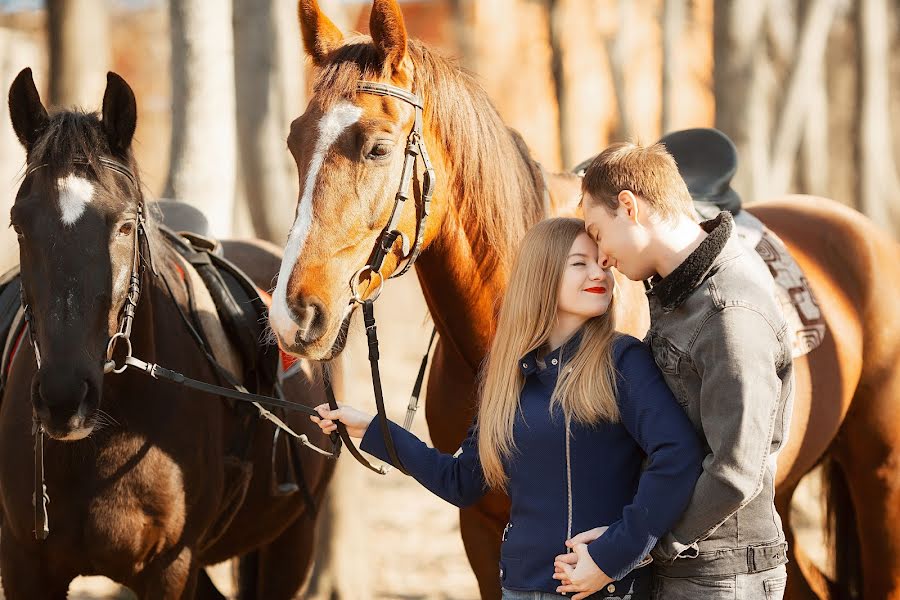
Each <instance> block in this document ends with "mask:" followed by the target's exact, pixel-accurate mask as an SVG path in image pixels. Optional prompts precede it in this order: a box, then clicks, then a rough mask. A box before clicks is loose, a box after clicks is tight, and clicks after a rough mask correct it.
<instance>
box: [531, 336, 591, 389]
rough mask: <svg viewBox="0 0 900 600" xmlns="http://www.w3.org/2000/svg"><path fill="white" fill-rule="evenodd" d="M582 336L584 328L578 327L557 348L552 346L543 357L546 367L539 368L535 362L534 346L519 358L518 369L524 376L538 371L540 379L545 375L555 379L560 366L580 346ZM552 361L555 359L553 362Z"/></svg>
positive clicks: (536, 352) (536, 351)
mask: <svg viewBox="0 0 900 600" xmlns="http://www.w3.org/2000/svg"><path fill="white" fill-rule="evenodd" d="M583 336H584V328H581V329H579V330H578V331H576V332H575V333H574V334H572V337H570V338H569V339H567V340H566V341H565V342H563V344H562V346H559V347H558V348H554V349H553V350H551V351H550V352H548V353H547V355H546V356H545V357H544V360H545V361H546V365H547V368H545V369H543V370H541V369H540V367H538V363H537V355H538V350H539V348H535V349H534V350H532V351H531V352H529V353H528V354H526V355H525V356H523V357H522V358H521V360H519V369H520V370H521V371H522V375H524V376H525V377H526V378H527V377H528V376H529V375H531V374H532V373H538V376H540V377H541V378H542V379H543V378H545V377H550V378H552V379H556V376H557V374H558V373H559V368H560V366H562V365H564V364H565V363H567V362H569V360H571V358H572V357H573V356H575V353H576V352H577V351H578V348H579V347H580V346H581V338H582V337H583ZM553 361H556V363H555V364H554V362H553Z"/></svg>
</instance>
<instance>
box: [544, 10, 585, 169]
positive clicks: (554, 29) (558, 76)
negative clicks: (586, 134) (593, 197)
mask: <svg viewBox="0 0 900 600" xmlns="http://www.w3.org/2000/svg"><path fill="white" fill-rule="evenodd" d="M567 4H569V3H567V2H566V1H565V0H547V37H548V39H549V41H550V74H551V77H552V81H553V91H554V94H555V96H556V104H557V106H558V107H559V110H558V111H557V120H558V123H557V130H558V131H559V153H560V157H561V159H562V164H563V167H566V166H571V165H574V164H575V162H576V161H577V160H578V158H577V157H576V156H574V152H573V148H572V139H571V136H570V130H571V126H572V124H571V123H570V122H569V121H570V120H571V117H572V116H573V114H572V111H571V110H569V98H568V92H569V88H568V86H567V85H566V83H567V80H566V72H565V58H566V57H565V51H564V49H563V43H564V40H565V38H566V35H567V33H568V31H567V27H566V18H565V11H566V9H567ZM568 8H569V9H570V10H571V7H568Z"/></svg>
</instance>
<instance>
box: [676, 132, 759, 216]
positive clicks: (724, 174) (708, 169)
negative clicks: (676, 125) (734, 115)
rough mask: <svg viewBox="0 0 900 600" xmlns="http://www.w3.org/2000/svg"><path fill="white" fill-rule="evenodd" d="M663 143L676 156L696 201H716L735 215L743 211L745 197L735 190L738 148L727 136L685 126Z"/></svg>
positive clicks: (679, 169)
mask: <svg viewBox="0 0 900 600" xmlns="http://www.w3.org/2000/svg"><path fill="white" fill-rule="evenodd" d="M659 142H660V143H661V144H663V145H664V146H665V147H666V150H668V151H669V154H671V155H672V157H673V158H674V159H675V162H676V163H677V164H678V172H679V173H681V177H682V178H683V179H684V182H685V183H686V184H687V188H688V191H689V192H690V193H691V197H692V198H693V199H694V201H695V202H706V203H710V204H714V205H716V206H717V207H718V208H719V210H727V211H730V212H731V214H737V213H739V212H740V211H741V197H740V196H739V195H738V193H737V192H735V191H734V190H733V189H731V178H732V177H734V174H735V172H736V171H737V148H735V147H734V142H732V141H731V140H730V139H729V138H728V136H727V135H725V134H724V133H722V132H721V131H719V130H718V129H712V128H707V127H703V128H697V129H682V130H681V131H673V132H672V133H667V134H666V135H664V136H663V137H661V138H660V140H659Z"/></svg>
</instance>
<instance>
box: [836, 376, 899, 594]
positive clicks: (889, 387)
mask: <svg viewBox="0 0 900 600" xmlns="http://www.w3.org/2000/svg"><path fill="white" fill-rule="evenodd" d="M891 377H892V378H893V381H888V382H881V383H880V385H874V386H866V387H865V388H863V389H872V390H878V395H877V396H876V395H875V394H872V395H870V396H862V394H860V395H859V396H858V397H856V398H854V401H853V406H855V407H857V410H855V411H851V412H850V413H849V414H848V416H847V419H846V421H845V423H844V426H843V427H842V429H841V433H840V434H839V436H838V438H837V440H836V443H835V448H834V457H835V459H836V460H837V462H838V465H839V466H840V467H841V471H842V472H843V474H844V476H845V478H846V482H847V486H848V491H849V497H850V500H851V502H852V504H853V508H854V509H855V510H854V511H853V514H854V515H855V517H856V532H857V533H856V535H852V532H846V533H847V535H845V536H844V537H846V538H848V539H844V540H842V539H836V544H839V545H840V546H841V548H839V550H841V549H843V550H844V551H845V552H846V553H847V555H848V556H849V558H851V559H853V561H852V562H850V563H845V565H844V566H848V567H849V568H850V569H851V571H850V573H849V575H848V576H844V577H840V575H841V573H840V569H841V567H842V564H840V563H839V564H838V569H839V572H838V575H839V579H838V584H839V585H841V586H843V587H845V588H847V587H849V589H847V590H846V592H847V597H850V595H851V594H858V595H859V597H862V598H884V599H885V600H900V429H898V428H896V419H895V416H896V406H895V404H896V399H897V398H900V375H897V376H893V374H892V375H891ZM841 516H842V515H841V514H837V515H836V517H837V518H838V519H840V518H841ZM845 529H847V528H845ZM840 533H841V528H840V523H839V524H838V534H839V535H838V536H836V537H838V538H839V537H840ZM857 560H858V563H857ZM856 566H858V567H859V568H860V569H861V576H862V582H861V584H860V583H858V582H857V583H856V585H857V586H859V589H855V590H854V589H853V587H851V586H853V583H854V578H853V577H852V575H853V571H852V569H853V567H856Z"/></svg>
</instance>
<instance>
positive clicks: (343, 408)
mask: <svg viewBox="0 0 900 600" xmlns="http://www.w3.org/2000/svg"><path fill="white" fill-rule="evenodd" d="M315 410H316V412H317V413H319V417H314V416H312V415H310V417H309V420H310V421H312V422H313V423H315V424H316V425H318V426H319V427H320V428H321V429H322V433H325V434H329V433H331V432H333V431H335V430H336V429H337V423H335V421H340V422H341V423H343V424H344V427H346V428H347V433H348V434H349V435H350V437H353V438H361V437H362V436H364V435H365V434H366V429H368V427H369V423H371V422H372V419H373V416H372V415H368V414H366V413H364V412H362V411H361V410H356V409H355V408H353V407H352V406H348V405H346V404H338V409H337V410H331V409H330V408H328V405H327V404H320V405H319V406H317V407H316V408H315Z"/></svg>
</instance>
